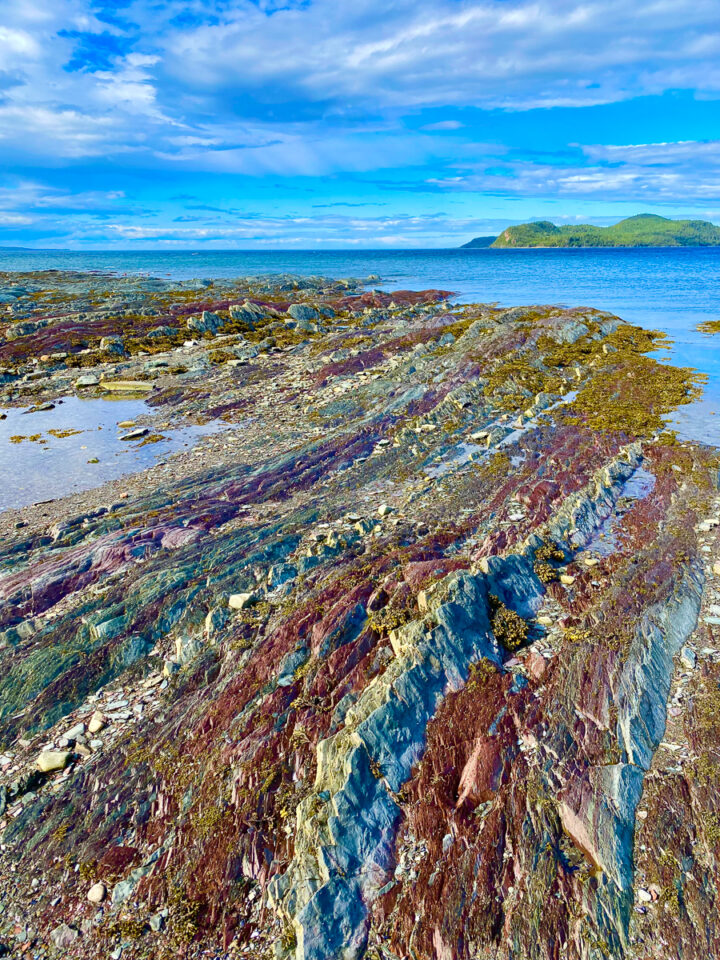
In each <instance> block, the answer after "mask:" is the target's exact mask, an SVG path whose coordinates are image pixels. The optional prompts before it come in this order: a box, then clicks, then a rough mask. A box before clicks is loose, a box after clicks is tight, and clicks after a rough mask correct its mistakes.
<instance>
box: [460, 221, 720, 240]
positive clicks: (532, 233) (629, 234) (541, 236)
mask: <svg viewBox="0 0 720 960" xmlns="http://www.w3.org/2000/svg"><path fill="white" fill-rule="evenodd" d="M489 239H490V238H488V237H476V238H475V239H474V240H471V241H470V242H469V243H464V244H463V248H466V247H717V246H720V227H716V226H715V224H713V223H710V222H708V221H707V220H669V219H668V218H667V217H658V216H656V215H655V214H651V213H641V214H638V216H636V217H628V218H627V219H626V220H621V221H620V222H619V223H615V224H613V225H612V226H610V227H595V226H593V225H592V224H589V223H581V224H578V225H577V226H565V225H563V226H560V227H558V226H556V225H555V224H554V223H551V222H550V221H549V220H538V221H537V222H535V223H521V224H520V225H519V226H517V227H508V228H507V230H503V232H502V233H501V234H500V236H499V237H496V238H495V239H494V240H493V241H492V242H491V243H488V242H487V241H488V240H489Z"/></svg>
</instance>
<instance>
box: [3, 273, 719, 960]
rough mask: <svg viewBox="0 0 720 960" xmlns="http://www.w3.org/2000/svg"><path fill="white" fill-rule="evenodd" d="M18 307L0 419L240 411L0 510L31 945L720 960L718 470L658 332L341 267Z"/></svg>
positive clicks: (9, 312) (68, 285) (10, 853)
mask: <svg viewBox="0 0 720 960" xmlns="http://www.w3.org/2000/svg"><path fill="white" fill-rule="evenodd" d="M0 302H2V303H4V304H5V305H6V314H5V316H4V318H3V320H2V321H0V337H1V338H2V339H1V340H0V391H2V394H1V395H0V407H2V408H5V409H7V408H9V407H11V406H24V407H27V406H31V405H35V406H37V407H38V408H47V406H48V405H51V404H57V402H58V401H59V400H60V399H62V398H64V397H67V396H69V395H78V396H92V397H97V398H100V397H103V396H107V395H109V394H111V393H112V394H116V393H121V394H122V395H128V396H142V397H144V398H145V399H146V402H147V405H148V412H147V413H146V414H145V415H143V416H142V417H140V418H139V419H138V421H137V422H136V423H133V424H130V425H127V424H125V425H124V426H123V427H122V428H121V427H120V426H119V429H123V430H126V431H137V436H136V437H134V440H133V442H135V441H136V442H146V441H147V440H148V438H152V437H153V436H156V435H160V436H161V435H163V430H167V429H169V427H170V426H178V425H186V424H200V423H214V422H216V421H219V422H221V423H222V424H223V430H222V431H219V432H216V433H213V434H211V435H207V436H204V437H201V438H200V439H199V440H198V442H197V444H196V445H195V446H193V447H192V448H191V449H188V450H183V451H182V452H180V453H177V454H174V455H172V456H170V457H168V458H167V459H166V461H165V462H162V463H158V464H157V465H155V466H153V467H152V468H151V469H149V470H147V471H144V472H142V473H137V474H131V475H128V476H124V477H122V478H120V479H118V480H113V481H112V482H111V483H108V484H105V485H103V486H99V487H97V488H95V489H93V490H90V491H87V492H83V493H78V494H74V495H71V496H68V497H64V498H59V499H56V500H53V501H51V502H48V503H43V504H36V505H30V506H26V507H23V508H22V509H19V510H13V511H6V512H4V513H0V540H1V546H0V598H1V601H2V602H1V604H0V664H1V665H2V674H1V676H0V955H3V951H4V955H6V956H13V957H15V956H17V957H25V958H29V957H33V958H37V960H40V958H46V957H48V958H50V957H55V956H58V957H59V956H63V957H76V958H78V960H80V958H103V960H104V958H108V957H111V958H113V960H119V958H121V957H122V958H131V960H140V958H149V957H153V958H170V957H178V956H180V957H188V958H190V957H201V956H209V957H217V958H221V957H222V958H229V957H257V958H270V957H273V958H278V960H284V958H288V960H290V958H293V957H296V958H297V960H334V958H336V957H342V958H344V960H354V958H358V960H359V958H361V957H368V958H372V960H401V958H402V960H404V958H406V957H412V958H414V960H433V958H439V960H471V958H473V960H477V958H482V960H499V958H507V960H510V958H513V960H526V958H527V960H561V958H563V960H565V958H568V960H575V958H577V960H605V958H607V957H613V958H619V957H627V958H633V960H635V958H636V960H650V958H653V960H665V958H667V960H671V958H675V957H677V955H678V949H679V944H681V943H682V944H683V954H682V955H683V957H690V958H695V957H697V958H700V957H703V958H704V957H711V956H716V955H717V953H716V941H717V931H716V929H715V926H716V918H717V909H716V902H715V901H716V892H715V891H716V889H717V881H718V852H717V851H718V844H719V842H720V808H718V801H717V797H716V791H715V790H714V789H713V785H714V784H715V783H716V782H717V776H718V772H719V769H720V754H718V752H717V746H716V745H717V742H718V734H720V699H719V696H718V692H717V691H718V682H719V681H720V632H719V631H720V548H719V546H718V543H717V538H718V536H719V535H720V496H719V495H718V469H719V467H720V459H719V458H718V454H717V451H715V450H714V449H711V448H708V447H703V446H701V445H697V444H691V443H684V442H679V441H678V440H677V439H676V438H675V437H673V435H672V434H671V433H670V432H669V431H668V430H667V429H666V427H665V424H664V419H663V418H664V416H665V415H666V414H668V413H670V412H671V411H672V410H673V409H674V408H675V407H676V406H677V405H678V404H682V403H686V402H688V401H689V400H692V399H693V398H695V397H696V396H697V395H698V393H699V389H700V385H699V383H698V378H697V377H696V376H695V375H694V373H693V372H692V371H689V370H684V369H680V368H674V367H670V366H665V365H661V364H659V363H658V362H657V361H655V360H654V359H652V358H651V357H650V356H649V354H650V353H651V352H652V351H653V350H655V349H657V347H658V345H661V343H662V336H661V335H658V334H653V333H652V332H650V331H646V330H643V329H640V328H637V327H633V326H630V325H628V324H625V323H623V322H622V321H621V320H620V319H619V318H617V317H613V316H611V315H609V314H606V313H601V312H599V311H595V310H591V309H585V308H582V309H560V308H556V307H551V306H536V307H518V308H513V309H510V310H504V309H499V308H497V307H495V306H492V305H486V304H472V305H462V306H460V305H457V304H453V303H452V298H451V295H450V294H449V293H448V292H445V291H438V290H431V291H422V292H411V291H395V292H392V293H386V292H382V291H378V290H368V289H367V285H364V284H362V283H360V282H359V281H332V280H325V279H323V278H309V279H307V278H306V279H304V280H300V279H299V278H291V277H280V278H241V279H238V280H235V281H229V280H227V281H215V282H214V283H212V282H209V281H202V282H191V283H177V282H172V281H164V280H154V279H149V278H118V277H112V276H109V275H100V274H93V275H90V274H71V273H67V274H61V273H57V272H46V273H42V274H32V275H29V274H28V275H20V274H4V275H0ZM58 409H61V408H60V407H59V408H58ZM40 439H42V438H40ZM37 442H40V440H38V441H37ZM4 455H7V456H10V455H11V452H10V451H8V450H6V451H5V452H4Z"/></svg>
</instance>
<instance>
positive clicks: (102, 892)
mask: <svg viewBox="0 0 720 960" xmlns="http://www.w3.org/2000/svg"><path fill="white" fill-rule="evenodd" d="M106 894H107V888H106V887H105V884H104V883H94V884H93V885H92V886H91V887H90V889H89V890H88V893H87V898H88V900H89V901H90V903H102V902H103V900H104V899H105V896H106Z"/></svg>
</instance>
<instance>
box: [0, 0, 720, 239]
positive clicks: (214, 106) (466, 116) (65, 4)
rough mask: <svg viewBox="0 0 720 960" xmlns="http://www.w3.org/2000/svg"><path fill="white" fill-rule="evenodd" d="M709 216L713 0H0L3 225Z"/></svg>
mask: <svg viewBox="0 0 720 960" xmlns="http://www.w3.org/2000/svg"><path fill="white" fill-rule="evenodd" d="M639 212H649V213H658V214H661V215H663V216H668V217H696V218H701V219H709V220H713V221H715V222H720V4H719V3H718V0H692V2H688V0H599V2H594V0H1V2H0V245H3V246H10V245H18V246H29V247H45V248H47V247H61V248H74V249H110V248H123V249H128V248H129V249H134V248H138V249H140V248H143V249H146V248H167V249H183V248H192V249H203V248H218V249H228V248H240V249H273V248H275V249H278V248H283V249H291V248H300V249H318V248H341V247H370V248H378V247H380V248H384V247H452V246H457V245H459V244H461V243H463V242H465V241H466V240H469V239H470V238H472V237H474V236H478V235H487V234H496V233H498V232H499V231H500V230H502V229H503V228H504V227H505V226H507V225H509V224H512V223H522V222H525V221H527V220H532V219H549V220H552V221H554V222H556V223H573V222H591V223H597V224H607V223H613V222H615V221H617V220H619V219H620V218H622V217H624V216H629V215H632V214H635V213H639Z"/></svg>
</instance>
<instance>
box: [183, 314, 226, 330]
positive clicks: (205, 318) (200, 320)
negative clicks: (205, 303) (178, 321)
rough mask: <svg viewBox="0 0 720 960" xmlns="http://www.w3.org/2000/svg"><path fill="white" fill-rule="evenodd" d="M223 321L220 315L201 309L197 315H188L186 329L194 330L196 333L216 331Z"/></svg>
mask: <svg viewBox="0 0 720 960" xmlns="http://www.w3.org/2000/svg"><path fill="white" fill-rule="evenodd" d="M224 323H225V321H224V320H223V319H222V317H219V316H218V315H217V314H216V313H210V311H209V310H203V312H202V313H201V314H200V316H199V317H190V319H189V320H188V322H187V326H188V330H195V331H196V332H197V333H217V331H218V330H219V329H220V327H222V325H223V324H224Z"/></svg>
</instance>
